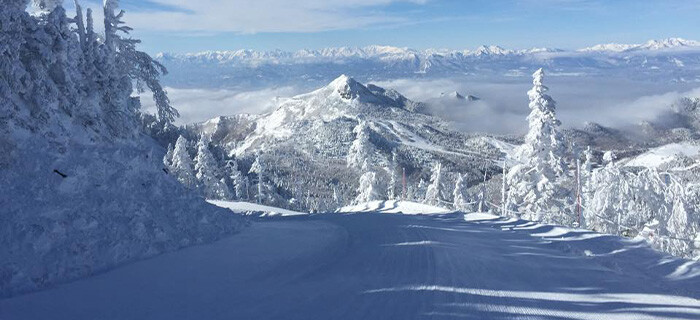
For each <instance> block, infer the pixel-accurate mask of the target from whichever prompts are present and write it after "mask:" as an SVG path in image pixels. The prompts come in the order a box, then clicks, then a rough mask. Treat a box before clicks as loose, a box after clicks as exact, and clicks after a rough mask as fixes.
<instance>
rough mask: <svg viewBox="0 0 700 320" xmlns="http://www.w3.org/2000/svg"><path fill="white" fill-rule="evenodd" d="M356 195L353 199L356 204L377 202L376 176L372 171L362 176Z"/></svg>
mask: <svg viewBox="0 0 700 320" xmlns="http://www.w3.org/2000/svg"><path fill="white" fill-rule="evenodd" d="M357 193H358V194H357V197H356V198H355V203H356V204H360V203H366V202H370V201H375V200H379V199H380V197H379V192H377V174H376V173H374V172H373V171H368V172H365V173H364V174H362V176H361V177H360V186H359V187H358V189H357Z"/></svg>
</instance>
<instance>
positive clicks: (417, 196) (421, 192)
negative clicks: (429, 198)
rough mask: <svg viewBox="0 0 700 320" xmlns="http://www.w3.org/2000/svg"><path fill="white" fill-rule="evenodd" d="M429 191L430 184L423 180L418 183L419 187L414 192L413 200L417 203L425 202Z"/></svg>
mask: <svg viewBox="0 0 700 320" xmlns="http://www.w3.org/2000/svg"><path fill="white" fill-rule="evenodd" d="M427 190H428V184H427V183H426V182H425V180H423V179H422V178H421V179H420V180H419V181H418V185H417V186H416V188H415V189H414V190H413V195H414V197H413V200H414V201H417V202H423V201H424V200H425V194H426V192H427Z"/></svg>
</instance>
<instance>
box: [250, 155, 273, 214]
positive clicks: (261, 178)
mask: <svg viewBox="0 0 700 320" xmlns="http://www.w3.org/2000/svg"><path fill="white" fill-rule="evenodd" d="M267 170H268V167H267V165H266V163H265V161H264V159H263V155H262V154H258V155H257V156H256V157H255V162H253V165H251V167H250V171H249V172H248V173H254V174H256V175H257V178H258V179H257V184H256V194H255V199H256V201H257V202H258V203H261V204H273V203H274V202H275V197H274V193H275V192H274V187H273V186H272V185H271V184H269V183H268V181H267V177H266V174H267V172H268V171H267Z"/></svg>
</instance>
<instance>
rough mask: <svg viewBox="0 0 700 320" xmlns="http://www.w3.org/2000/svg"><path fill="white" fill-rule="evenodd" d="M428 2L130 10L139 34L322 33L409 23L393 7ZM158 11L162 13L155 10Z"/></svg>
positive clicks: (170, 1)
mask: <svg viewBox="0 0 700 320" xmlns="http://www.w3.org/2000/svg"><path fill="white" fill-rule="evenodd" d="M427 1H428V0H324V1H318V0H296V1H293V2H290V1H287V0H231V1H222V0H198V1H191V0H151V1H150V3H151V4H152V7H153V8H150V9H149V8H143V7H144V6H143V5H142V6H139V7H136V8H133V10H130V11H129V12H128V14H127V15H126V16H125V19H126V21H127V22H128V23H129V24H130V25H131V26H132V27H135V28H137V30H155V31H178V32H187V33H190V34H191V33H196V32H237V33H258V32H319V31H328V30H341V29H351V28H360V27H368V26H376V25H387V24H394V23H402V22H405V21H408V20H410V19H408V18H407V17H405V16H401V15H400V14H396V13H389V11H388V10H385V8H386V7H387V6H389V5H392V4H394V3H409V4H414V5H421V4H425V3H426V2H427ZM154 8H158V9H157V10H156V9H154Z"/></svg>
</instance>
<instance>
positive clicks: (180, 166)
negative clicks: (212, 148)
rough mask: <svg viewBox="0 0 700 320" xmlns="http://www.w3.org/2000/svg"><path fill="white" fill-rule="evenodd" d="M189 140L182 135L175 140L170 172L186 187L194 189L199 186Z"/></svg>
mask: <svg viewBox="0 0 700 320" xmlns="http://www.w3.org/2000/svg"><path fill="white" fill-rule="evenodd" d="M188 144H189V142H188V141H187V139H185V137H183V136H180V137H179V138H177V142H175V149H173V159H172V162H171V166H170V172H171V173H172V175H173V176H175V177H176V178H177V180H178V181H180V183H182V184H183V185H184V186H185V187H188V188H191V189H194V188H196V187H197V179H196V177H195V174H194V164H193V163H192V158H191V157H190V153H189V151H187V148H188Z"/></svg>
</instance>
